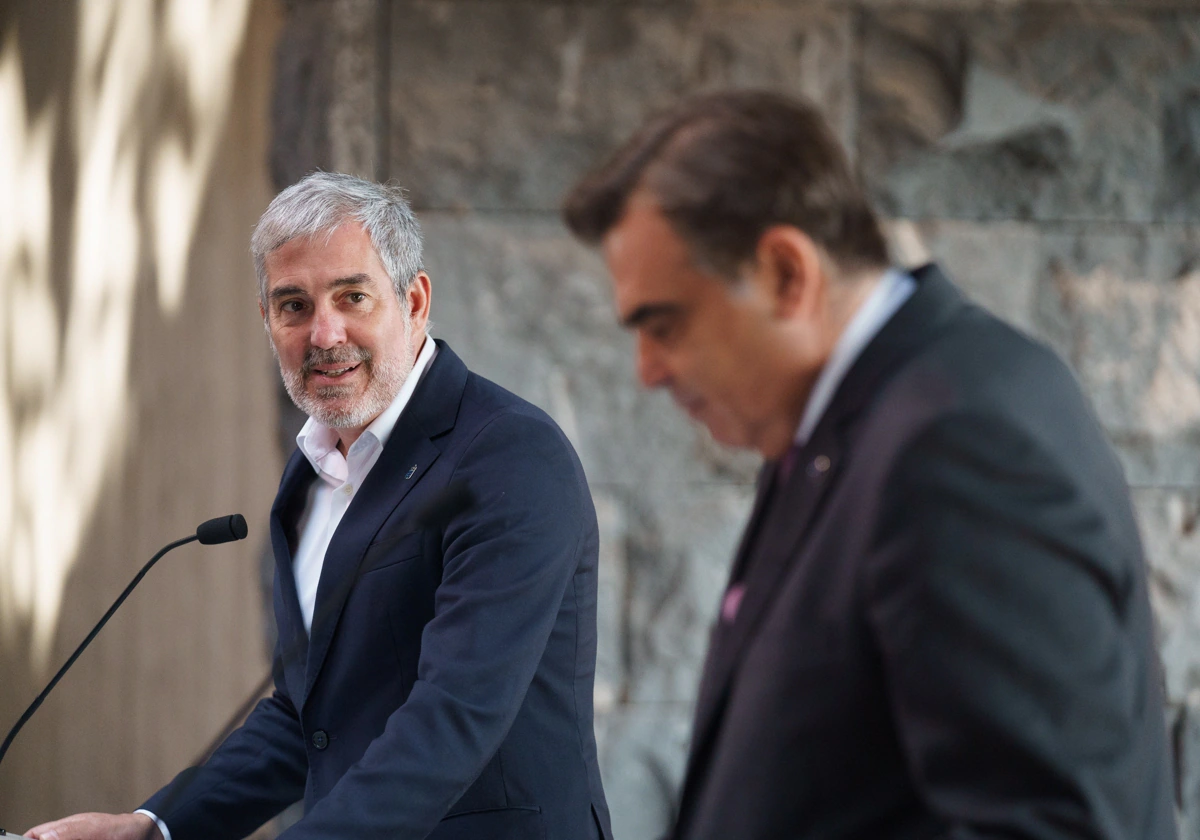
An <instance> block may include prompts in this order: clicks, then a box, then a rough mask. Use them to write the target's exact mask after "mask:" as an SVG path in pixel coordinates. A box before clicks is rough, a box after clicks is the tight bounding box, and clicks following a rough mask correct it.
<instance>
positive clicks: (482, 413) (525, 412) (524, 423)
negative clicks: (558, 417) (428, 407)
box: [459, 372, 575, 458]
mask: <svg viewBox="0 0 1200 840" xmlns="http://www.w3.org/2000/svg"><path fill="white" fill-rule="evenodd" d="M459 423H461V424H465V427H466V428H467V429H469V430H471V434H472V436H474V435H476V434H479V433H481V432H483V431H484V430H485V429H486V430H487V432H488V434H489V435H490V436H493V437H494V436H497V435H499V436H502V437H507V436H513V437H517V438H520V439H522V440H523V441H525V442H526V443H528V444H537V445H538V446H539V447H549V448H551V449H555V448H557V449H563V450H565V451H567V452H569V453H570V454H571V456H572V458H574V456H575V450H574V447H572V446H571V443H570V441H569V440H568V439H567V436H566V434H564V433H563V431H562V429H561V428H560V427H559V425H558V423H556V422H555V421H554V418H552V417H551V416H550V415H549V414H547V413H546V412H545V411H543V410H542V409H541V408H538V407H537V406H536V405H534V404H533V403H531V402H529V401H528V400H525V399H523V398H521V397H519V396H517V395H516V394H514V393H513V392H512V391H509V390H508V389H507V388H504V387H502V386H500V385H497V384H496V383H495V382H492V381H491V380H489V379H486V378H484V377H482V376H480V375H479V374H477V373H474V372H469V373H468V374H467V385H466V388H465V389H464V391H463V399H462V407H461V409H460V411H459Z"/></svg>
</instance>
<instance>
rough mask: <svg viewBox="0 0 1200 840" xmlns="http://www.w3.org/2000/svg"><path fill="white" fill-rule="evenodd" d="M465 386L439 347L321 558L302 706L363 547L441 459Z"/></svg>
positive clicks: (461, 368) (456, 364)
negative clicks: (439, 441)
mask: <svg viewBox="0 0 1200 840" xmlns="http://www.w3.org/2000/svg"><path fill="white" fill-rule="evenodd" d="M466 382H467V368H466V366H465V365H464V364H463V363H462V361H461V360H459V358H458V356H456V355H455V354H454V352H453V351H452V350H450V348H449V347H448V346H447V345H446V344H445V343H444V342H441V341H439V342H438V355H437V358H435V359H434V361H433V364H432V365H431V366H430V368H429V372H428V373H427V374H426V375H425V378H424V380H423V381H422V382H421V384H420V385H418V386H417V390H416V391H415V392H414V393H413V395H412V400H411V401H410V402H409V404H408V405H407V406H406V407H405V410H404V412H403V413H402V414H401V415H400V418H399V419H398V420H397V421H396V426H395V428H393V429H392V433H391V435H390V436H389V437H388V441H387V444H386V445H385V446H384V447H383V452H382V453H380V456H379V460H378V461H376V462H375V465H374V466H373V467H372V468H371V471H370V472H369V473H368V474H367V477H366V479H365V480H364V481H363V484H362V487H360V488H359V490H358V493H357V494H356V495H355V496H354V500H353V501H352V502H351V503H350V507H349V508H347V510H346V513H345V515H344V516H343V517H342V521H341V522H340V523H339V525H338V527H337V530H336V531H335V532H334V534H333V539H331V540H330V542H329V548H328V549H327V550H326V552H325V559H324V562H323V564H322V566H321V580H320V583H319V584H318V585H317V601H316V607H315V609H314V610H313V623H312V632H311V634H310V636H309V648H308V667H307V669H306V677H305V686H304V692H303V698H302V700H301V703H303V700H304V699H307V697H308V694H309V692H311V691H312V687H313V685H314V684H315V683H316V681H317V677H318V675H319V674H320V672H321V668H322V666H323V665H324V663H325V656H326V654H327V653H328V652H329V646H330V643H331V642H332V641H333V636H334V632H335V630H336V628H337V625H338V621H339V619H340V618H341V614H342V608H343V607H344V606H345V603H346V598H347V597H348V596H349V594H350V590H351V589H352V588H353V586H354V582H355V579H356V577H357V573H358V566H359V564H360V563H361V562H362V559H363V556H364V555H365V554H366V550H367V546H369V545H370V544H371V541H372V540H373V539H374V538H375V534H376V533H377V532H378V531H379V528H380V527H381V526H382V525H383V523H384V521H385V520H387V518H388V517H389V516H390V515H391V514H392V512H393V511H394V510H395V509H396V508H397V507H398V506H399V505H400V504H401V503H402V502H403V501H404V499H405V498H406V497H407V496H408V494H409V493H410V492H412V490H413V488H414V487H416V486H417V485H418V484H419V483H420V481H421V479H422V478H423V477H424V475H425V473H426V471H427V470H428V469H429V467H430V465H431V464H433V462H434V461H435V460H437V457H438V455H439V454H441V447H440V446H438V444H437V442H436V439H437V438H438V437H440V436H441V435H442V434H443V433H444V432H445V431H447V430H448V429H451V428H453V426H454V422H455V419H456V418H457V415H458V406H459V402H460V401H461V399H462V394H463V389H464V388H465V387H466Z"/></svg>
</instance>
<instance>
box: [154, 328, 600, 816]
mask: <svg viewBox="0 0 1200 840" xmlns="http://www.w3.org/2000/svg"><path fill="white" fill-rule="evenodd" d="M314 478H315V473H314V472H313V470H312V467H311V466H310V465H309V463H308V461H307V460H306V459H305V458H304V456H303V455H302V454H301V453H300V452H299V451H297V452H296V453H294V454H293V456H292V458H291V460H290V461H289V462H288V465H287V468H286V469H285V471H284V474H283V479H282V481H281V483H280V488H279V494H278V496H277V497H276V500H275V504H274V507H273V508H272V511H271V542H272V546H273V548H274V552H275V566H276V570H275V599H274V600H275V617H276V620H277V622H278V625H279V646H278V648H277V651H276V657H275V692H274V694H273V695H272V696H271V697H269V698H267V699H265V700H263V701H262V702H260V703H259V704H258V706H257V707H256V708H255V709H254V711H253V712H252V713H251V714H250V717H249V718H248V719H247V721H246V723H245V724H244V725H243V726H242V727H241V728H240V729H239V730H237V731H236V732H234V733H233V734H232V735H231V736H230V737H229V738H228V739H227V740H226V741H225V743H224V744H223V745H222V746H221V747H220V749H219V750H218V751H217V752H216V754H215V755H214V756H213V757H212V759H210V760H209V761H208V762H207V763H206V764H205V765H203V766H202V767H198V768H192V769H190V770H187V771H185V772H184V773H182V774H180V776H178V777H177V778H176V779H175V780H174V781H173V782H172V783H171V784H170V785H168V786H167V787H165V788H163V790H161V791H159V792H158V793H157V794H155V795H154V797H152V798H151V799H150V800H149V801H148V802H147V803H146V804H145V806H144V807H145V808H147V809H148V810H150V811H152V812H154V813H155V814H157V815H158V816H159V817H160V818H161V819H162V820H163V821H164V822H165V823H166V824H167V826H168V828H170V830H171V834H172V837H173V840H190V838H193V837H196V838H201V837H203V838H222V837H228V838H236V837H242V836H244V835H246V834H248V833H250V832H251V831H253V830H254V829H255V828H256V827H257V826H259V825H260V824H262V823H263V822H264V821H266V820H267V819H269V818H270V817H272V816H273V815H275V814H276V813H278V812H279V811H280V810H281V809H282V808H284V807H286V806H287V805H288V804H290V803H292V802H295V801H296V800H299V799H301V798H303V799H304V803H305V816H304V818H303V819H302V820H301V821H300V822H299V823H297V824H296V825H295V826H293V827H292V828H290V829H289V830H288V831H286V832H285V833H284V835H283V837H286V838H289V840H302V838H310V837H311V838H318V837H319V838H329V837H354V838H369V837H380V838H383V837H387V838H411V840H419V838H425V837H428V838H431V840H454V838H463V840H466V839H467V838H470V840H481V838H487V840H506V838H512V839H513V840H516V838H520V839H521V840H526V838H530V839H532V838H538V840H543V838H545V840H579V838H601V837H602V838H604V840H611V838H612V831H611V828H610V824H609V816H608V808H607V805H606V804H605V800H604V792H603V790H602V788H601V784H600V773H599V768H598V765H597V760H596V743H595V737H594V734H593V730H592V685H593V678H594V672H595V661H596V564H597V551H598V537H597V528H596V514H595V510H594V508H593V507H592V501H591V496H590V495H589V492H588V488H587V482H586V479H585V477H584V474H583V468H582V467H581V465H580V463H579V460H578V458H577V457H576V456H575V453H574V451H573V450H572V448H571V445H570V443H569V442H568V441H567V439H566V437H565V436H564V435H563V434H562V432H561V431H560V430H559V428H558V427H557V426H556V425H555V423H554V421H552V420H551V419H550V418H549V417H548V416H547V415H546V414H545V413H544V412H542V411H541V410H539V409H538V408H536V407H534V406H532V405H530V404H529V403H527V402H525V401H523V400H521V399H519V398H518V397H516V396H514V395H513V394H511V393H509V392H507V391H505V390H504V389H502V388H500V387H499V386H497V385H495V384H493V383H491V382H488V381H487V380H485V379H483V378H481V377H479V376H476V375H475V374H473V373H471V372H469V371H468V370H467V368H466V366H465V365H464V364H463V363H462V361H461V360H460V359H459V358H458V357H457V356H456V355H455V354H454V352H453V351H451V349H450V348H449V347H448V346H447V345H446V344H445V343H443V342H440V341H439V342H438V354H437V357H436V358H435V360H434V362H433V364H432V365H431V366H430V368H429V370H428V372H427V373H426V375H425V377H424V379H423V380H422V382H421V383H420V385H419V386H418V388H417V390H416V392H415V393H414V395H413V398H412V401H411V402H410V403H409V405H408V407H407V408H406V409H405V411H404V413H403V414H402V415H401V417H400V419H399V421H398V422H397V423H396V427H395V429H394V431H393V432H392V435H391V437H390V438H389V439H388V442H387V445H386V446H385V447H384V449H383V452H382V454H381V455H380V458H379V461H378V462H377V463H376V464H375V466H374V468H373V469H372V470H371V472H370V473H369V475H368V476H367V478H366V480H365V481H364V482H363V485H362V487H361V489H360V490H359V492H358V494H357V495H356V496H355V498H354V500H353V501H352V502H351V504H350V507H349V509H348V510H347V512H346V515H345V517H344V518H343V520H342V522H341V524H340V525H339V526H338V529H337V531H336V532H335V533H334V536H333V540H332V541H331V543H330V545H329V550H328V552H327V554H326V556H325V564H324V567H323V570H322V573H321V580H320V585H319V587H318V591H317V601H316V609H315V613H314V619H313V626H312V632H311V636H309V635H306V634H305V631H304V625H303V623H302V619H301V614H300V606H299V602H298V600H297V596H296V584H295V580H294V578H293V575H292V552H293V551H294V549H295V547H296V541H297V529H296V521H297V517H298V515H299V513H300V512H301V511H302V509H303V506H304V504H305V500H306V498H307V490H308V488H309V486H310V484H311V482H312V481H313V480H314ZM454 480H462V481H464V482H466V484H467V485H468V487H469V488H470V489H471V491H472V493H473V495H474V497H475V499H476V502H475V504H474V505H473V506H472V507H471V508H470V509H469V510H466V511H464V512H462V513H460V514H458V515H456V516H455V517H453V518H452V519H451V520H450V521H449V522H448V523H447V524H445V525H444V526H438V527H434V528H425V529H423V530H421V531H418V532H415V533H411V532H410V533H406V532H405V531H406V530H407V527H406V526H405V524H404V521H405V519H406V517H408V515H409V514H410V513H412V512H413V511H414V510H416V509H418V508H419V507H420V506H421V504H422V503H423V502H424V501H425V500H428V499H429V498H430V497H431V496H432V495H434V494H435V493H437V492H438V491H439V490H441V489H443V488H444V487H446V485H447V484H449V483H450V482H451V481H454Z"/></svg>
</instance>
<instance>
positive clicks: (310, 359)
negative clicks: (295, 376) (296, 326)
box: [300, 345, 371, 376]
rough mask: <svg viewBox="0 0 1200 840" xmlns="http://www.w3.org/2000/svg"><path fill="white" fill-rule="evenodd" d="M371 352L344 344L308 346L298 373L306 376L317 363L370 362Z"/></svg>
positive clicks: (348, 363) (350, 363) (355, 363)
mask: <svg viewBox="0 0 1200 840" xmlns="http://www.w3.org/2000/svg"><path fill="white" fill-rule="evenodd" d="M370 361H371V352H370V351H369V350H364V349H363V348H361V347H355V346H353V345H346V346H342V347H333V348H330V349H328V350H326V349H322V348H320V347H310V348H308V350H307V351H306V352H305V354H304V361H303V362H302V363H301V365H300V373H301V374H302V375H304V376H308V375H309V374H310V373H312V372H313V368H315V367H316V366H317V365H347V366H350V365H357V364H361V363H362V362H367V363H370Z"/></svg>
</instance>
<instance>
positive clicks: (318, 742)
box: [312, 729, 329, 750]
mask: <svg viewBox="0 0 1200 840" xmlns="http://www.w3.org/2000/svg"><path fill="white" fill-rule="evenodd" d="M312 745H313V746H314V747H316V748H317V749H319V750H323V749H325V748H326V747H328V746H329V735H328V734H327V733H326V732H325V730H324V729H318V730H317V731H316V732H314V733H313V734H312Z"/></svg>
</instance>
